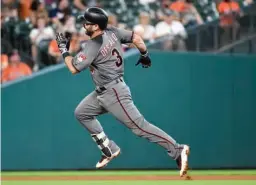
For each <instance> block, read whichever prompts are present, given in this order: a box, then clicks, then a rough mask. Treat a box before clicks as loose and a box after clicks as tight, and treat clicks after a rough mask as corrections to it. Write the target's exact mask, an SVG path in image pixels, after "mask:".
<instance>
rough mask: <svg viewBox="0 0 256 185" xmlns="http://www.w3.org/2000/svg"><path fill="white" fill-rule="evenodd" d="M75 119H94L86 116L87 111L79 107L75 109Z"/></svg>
mask: <svg viewBox="0 0 256 185" xmlns="http://www.w3.org/2000/svg"><path fill="white" fill-rule="evenodd" d="M74 114H75V117H76V119H77V120H78V121H82V120H84V121H85V120H90V119H93V118H92V117H91V116H89V115H87V114H86V111H84V110H83V109H81V108H80V107H79V106H78V107H77V108H76V109H75V112H74Z"/></svg>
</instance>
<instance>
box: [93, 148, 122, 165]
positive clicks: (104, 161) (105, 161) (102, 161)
mask: <svg viewBox="0 0 256 185" xmlns="http://www.w3.org/2000/svg"><path fill="white" fill-rule="evenodd" d="M120 153H121V150H120V149H119V150H117V151H116V152H115V153H113V155H112V156H111V157H107V156H105V155H102V157H101V159H100V161H99V162H98V163H97V164H96V168H97V169H100V168H103V167H105V166H107V164H108V163H109V162H110V161H111V160H112V159H114V158H116V157H117V156H118V155H119V154H120Z"/></svg>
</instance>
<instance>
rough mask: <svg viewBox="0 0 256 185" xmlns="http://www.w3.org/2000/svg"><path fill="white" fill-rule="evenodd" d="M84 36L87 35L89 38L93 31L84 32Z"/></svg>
mask: <svg viewBox="0 0 256 185" xmlns="http://www.w3.org/2000/svg"><path fill="white" fill-rule="evenodd" d="M85 34H86V35H88V36H89V37H91V36H92V34H93V31H90V30H85Z"/></svg>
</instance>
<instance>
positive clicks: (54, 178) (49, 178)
mask: <svg viewBox="0 0 256 185" xmlns="http://www.w3.org/2000/svg"><path fill="white" fill-rule="evenodd" d="M159 180H162V181H171V180H256V175H193V176H192V177H191V178H190V177H187V178H180V177H179V176H170V175H169V176H168V175H134V176H130V175H118V176H113V175H111V176H107V175H106V176H87V175H86V176H3V177H2V181H159Z"/></svg>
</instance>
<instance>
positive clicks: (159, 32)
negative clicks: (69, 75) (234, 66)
mask: <svg viewBox="0 0 256 185" xmlns="http://www.w3.org/2000/svg"><path fill="white" fill-rule="evenodd" d="M252 3H253V0H241V1H239V2H238V1H235V0H198V1H194V2H193V1H191V0H127V1H124V0H2V1H1V83H4V82H7V81H11V80H15V79H17V78H20V77H22V76H27V75H30V74H32V73H33V72H37V71H38V70H41V69H43V68H45V67H46V66H50V65H56V64H59V63H62V62H63V60H62V57H61V54H60V52H59V50H58V46H57V43H56V41H55V33H56V32H64V33H65V34H66V36H69V37H71V45H70V53H71V54H72V55H75V54H76V53H77V52H78V51H79V50H80V46H81V44H83V43H84V42H86V40H88V39H89V38H88V36H87V35H85V31H84V28H83V27H82V25H81V24H79V21H78V20H77V16H78V15H79V14H82V13H83V12H84V10H85V9H86V8H88V7H91V6H98V7H102V8H104V9H106V10H107V12H108V13H109V24H110V25H114V26H116V27H119V28H125V29H129V30H133V31H134V32H136V33H137V34H139V35H141V37H142V38H143V39H144V40H145V42H146V43H154V41H155V40H156V39H158V38H162V37H166V39H165V42H164V46H163V48H164V49H167V50H171V51H177V50H178V51H185V50H186V43H185V40H186V39H187V37H188V34H187V29H188V28H191V27H196V26H198V25H202V24H205V23H206V22H209V21H212V20H213V19H215V18H217V19H218V18H219V19H220V26H221V27H222V28H223V30H229V29H230V27H232V28H235V30H239V23H238V22H237V21H236V18H237V17H239V16H242V15H243V12H242V11H241V7H240V6H241V5H244V6H249V5H250V4H252ZM200 8H201V9H200ZM199 9H200V11H199ZM227 32H228V31H227ZM233 34H234V37H236V35H237V33H236V32H235V31H234V32H233ZM123 49H124V51H127V50H129V49H130V46H126V45H124V48H123Z"/></svg>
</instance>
